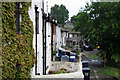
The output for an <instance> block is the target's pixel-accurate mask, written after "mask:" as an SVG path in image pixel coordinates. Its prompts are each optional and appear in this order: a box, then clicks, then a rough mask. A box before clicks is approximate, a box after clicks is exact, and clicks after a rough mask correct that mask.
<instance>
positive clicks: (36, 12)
mask: <svg viewBox="0 0 120 80" xmlns="http://www.w3.org/2000/svg"><path fill="white" fill-rule="evenodd" d="M37 9H38V7H37V6H36V5H35V22H36V24H35V31H36V32H35V34H36V39H35V40H36V63H35V75H40V73H37V26H38V25H37V23H38V21H37V14H39V12H38V11H37Z"/></svg>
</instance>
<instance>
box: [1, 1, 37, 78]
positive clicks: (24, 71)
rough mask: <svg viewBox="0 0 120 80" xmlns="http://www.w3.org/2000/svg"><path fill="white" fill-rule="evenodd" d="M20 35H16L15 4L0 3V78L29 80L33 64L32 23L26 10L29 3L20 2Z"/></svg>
mask: <svg viewBox="0 0 120 80" xmlns="http://www.w3.org/2000/svg"><path fill="white" fill-rule="evenodd" d="M21 4H22V8H20V14H21V16H22V21H21V23H20V30H21V33H20V34H16V25H15V19H16V18H15V16H14V15H15V13H14V11H15V6H16V5H15V2H2V63H3V65H2V67H3V68H2V77H3V78H7V79H8V78H30V69H31V68H32V67H33V66H34V63H35V54H34V49H33V23H32V21H31V20H30V18H29V15H28V10H29V7H30V6H31V2H22V3H21Z"/></svg>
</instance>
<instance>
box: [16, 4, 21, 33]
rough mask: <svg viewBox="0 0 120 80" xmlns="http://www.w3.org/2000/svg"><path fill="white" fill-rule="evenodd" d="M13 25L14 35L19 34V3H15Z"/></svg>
mask: <svg viewBox="0 0 120 80" xmlns="http://www.w3.org/2000/svg"><path fill="white" fill-rule="evenodd" d="M15 9H16V10H15V18H16V20H15V25H16V33H17V34H19V33H20V11H19V9H20V3H19V2H16V7H15Z"/></svg>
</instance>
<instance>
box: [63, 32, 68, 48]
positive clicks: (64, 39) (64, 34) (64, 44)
mask: <svg viewBox="0 0 120 80" xmlns="http://www.w3.org/2000/svg"><path fill="white" fill-rule="evenodd" d="M62 35H63V37H62V41H63V43H62V45H63V46H66V40H67V32H63V34H62Z"/></svg>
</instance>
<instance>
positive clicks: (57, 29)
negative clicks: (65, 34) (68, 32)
mask: <svg viewBox="0 0 120 80" xmlns="http://www.w3.org/2000/svg"><path fill="white" fill-rule="evenodd" d="M56 39H57V45H56V50H57V51H58V49H59V48H60V47H61V27H59V26H56Z"/></svg>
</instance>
